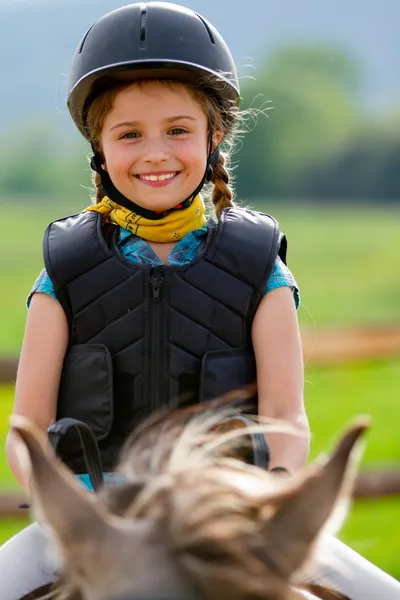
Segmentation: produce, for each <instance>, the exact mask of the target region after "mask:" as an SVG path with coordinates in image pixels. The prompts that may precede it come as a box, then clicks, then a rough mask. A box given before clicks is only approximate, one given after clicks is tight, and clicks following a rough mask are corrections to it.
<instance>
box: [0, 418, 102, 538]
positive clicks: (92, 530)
mask: <svg viewBox="0 0 400 600" xmlns="http://www.w3.org/2000/svg"><path fill="white" fill-rule="evenodd" d="M11 428H12V434H13V435H14V436H15V440H16V449H17V455H18V458H19V461H20V464H21V467H22V469H23V470H25V472H26V474H27V478H28V477H29V483H30V488H31V492H32V497H33V509H34V512H35V515H36V516H37V518H38V520H39V521H40V522H41V523H42V524H43V525H44V526H46V525H47V526H48V527H49V528H50V529H51V530H52V531H53V533H54V535H55V537H56V539H58V541H59V542H60V543H61V546H62V547H66V546H68V547H72V546H75V545H76V544H79V542H80V541H82V540H83V539H85V537H86V536H87V535H88V534H90V538H91V539H97V537H100V536H102V535H104V528H105V527H106V515H107V513H106V510H105V508H104V506H103V504H102V503H101V502H100V501H99V500H98V498H96V496H95V495H94V494H91V493H89V492H87V491H86V490H85V489H83V488H82V487H81V485H80V484H79V483H78V482H77V480H76V478H75V477H74V475H73V474H72V472H71V471H70V470H69V469H68V468H67V467H66V466H65V465H64V464H63V463H61V461H59V460H58V459H57V458H56V456H55V454H54V452H53V450H52V449H51V447H50V445H49V444H48V440H47V436H46V434H44V433H43V432H41V431H39V430H38V429H37V428H35V427H34V425H33V424H32V423H31V422H30V421H29V420H28V419H26V418H24V417H21V416H17V415H13V416H12V417H11Z"/></svg>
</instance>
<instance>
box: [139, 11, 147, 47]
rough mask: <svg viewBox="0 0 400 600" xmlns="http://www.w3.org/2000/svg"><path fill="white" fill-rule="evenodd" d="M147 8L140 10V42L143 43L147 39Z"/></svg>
mask: <svg viewBox="0 0 400 600" xmlns="http://www.w3.org/2000/svg"><path fill="white" fill-rule="evenodd" d="M146 25H147V8H142V9H141V11H140V42H141V45H143V43H144V42H145V41H146Z"/></svg>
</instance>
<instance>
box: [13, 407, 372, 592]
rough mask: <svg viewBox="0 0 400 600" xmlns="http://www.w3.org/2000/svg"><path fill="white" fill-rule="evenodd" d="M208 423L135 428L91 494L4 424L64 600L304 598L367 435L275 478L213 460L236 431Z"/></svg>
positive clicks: (38, 442) (47, 452) (160, 421)
mask: <svg viewBox="0 0 400 600" xmlns="http://www.w3.org/2000/svg"><path fill="white" fill-rule="evenodd" d="M218 419H220V417H219V416H218V415H217V416H216V413H213V414H212V413H210V412H208V413H207V411H206V412H205V413H204V412H203V413H202V414H200V413H199V414H197V415H194V416H193V415H192V416H191V417H190V418H187V416H186V417H184V418H182V411H180V412H179V411H178V412H177V413H172V414H170V415H168V414H167V415H163V417H162V418H155V419H153V420H151V421H150V422H148V423H146V424H145V425H144V426H142V427H141V428H139V429H138V430H137V431H135V432H134V433H133V435H132V437H131V439H130V440H129V441H128V443H127V444H126V446H125V449H124V451H123V452H122V455H121V462H120V464H119V466H118V467H117V469H116V473H117V474H118V476H119V483H118V484H116V485H114V486H110V487H106V488H104V489H103V490H102V491H101V492H100V493H99V494H98V495H95V494H93V493H90V492H88V491H86V490H85V489H83V488H82V487H81V486H80V484H79V483H78V482H77V480H76V478H75V477H74V475H73V474H72V473H71V472H70V471H69V470H68V468H67V467H66V466H65V465H64V464H62V463H61V462H60V461H59V460H58V459H57V458H56V456H55V455H54V453H53V452H52V450H51V449H50V448H49V445H48V443H47V438H46V436H45V435H44V434H42V433H41V432H39V431H38V430H36V429H35V428H34V427H33V425H32V424H31V423H30V422H29V421H28V420H26V419H25V418H22V417H19V416H14V417H12V423H11V425H12V427H13V430H14V432H15V433H16V435H17V437H18V440H19V442H18V447H19V448H18V451H19V458H20V462H21V465H23V467H24V468H25V469H26V470H27V472H29V474H30V482H31V491H32V497H33V505H34V512H35V515H36V516H37V518H38V520H39V522H41V523H42V524H43V526H44V527H47V528H48V529H49V530H50V533H51V536H52V538H53V539H54V541H55V543H56V545H57V546H58V548H59V550H60V552H61V556H62V561H63V566H64V567H63V580H64V581H65V582H66V583H67V586H66V591H65V595H63V596H62V597H63V598H65V599H72V598H74V599H75V598H77V599H78V598H79V599H82V600H109V599H110V598H117V597H120V598H130V599H134V598H168V599H179V598H182V599H183V598H184V599H185V600H191V599H193V600H199V599H202V600H216V599H217V598H223V597H227V598H228V597H229V598H230V600H250V599H251V600H257V599H259V600H287V599H289V598H290V599H291V598H300V597H303V596H299V595H296V594H297V592H295V591H294V589H293V583H294V581H295V580H296V577H297V576H298V574H299V572H300V570H301V569H302V568H304V565H305V564H306V562H307V561H308V560H309V559H310V557H311V556H312V551H313V549H314V547H315V545H316V543H317V541H318V538H319V536H320V534H321V532H322V531H324V530H325V529H326V528H327V526H328V525H329V524H332V523H334V522H337V518H338V514H339V517H342V516H343V505H345V504H346V502H347V500H348V499H349V497H350V492H351V485H352V482H353V480H354V468H353V467H354V459H355V458H357V455H358V454H359V452H358V451H357V448H359V446H360V444H359V441H360V439H361V437H362V433H363V431H364V430H365V429H366V425H365V423H364V422H362V421H359V422H358V423H356V424H354V425H353V426H352V427H350V428H349V429H348V430H347V432H346V433H345V434H344V435H343V436H342V438H341V439H340V441H339V443H338V444H337V447H336V450H335V451H334V452H333V453H332V454H331V455H330V456H329V457H327V458H324V459H323V460H320V461H318V462H316V463H314V464H312V465H310V466H309V467H307V468H306V469H305V470H304V471H303V472H302V473H299V474H296V475H293V476H290V477H281V476H277V475H272V474H270V473H268V472H266V471H264V470H262V469H260V468H256V467H254V466H251V465H247V464H245V463H243V462H242V461H240V460H237V459H235V458H234V457H233V456H228V457H227V456H226V454H224V453H221V451H220V449H221V447H225V448H226V445H227V443H228V441H229V440H230V439H231V438H235V436H236V434H237V435H240V431H239V430H237V431H236V433H235V432H234V434H233V435H232V432H231V431H228V432H222V433H221V431H219V432H218V433H217V434H215V431H216V430H217V429H218V427H217V425H218ZM220 420H221V419H220ZM255 427H257V426H256V425H255ZM213 432H214V434H213ZM242 433H243V430H242ZM227 440H228V441H227ZM117 481H118V479H117Z"/></svg>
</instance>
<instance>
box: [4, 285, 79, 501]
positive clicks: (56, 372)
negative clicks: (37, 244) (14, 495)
mask: <svg viewBox="0 0 400 600" xmlns="http://www.w3.org/2000/svg"><path fill="white" fill-rule="evenodd" d="M68 341H69V331H68V323H67V319H66V316H65V313H64V311H63V309H62V308H61V305H60V304H59V303H58V302H57V301H56V300H54V299H53V298H51V297H50V296H49V295H48V294H44V293H36V294H34V295H33V297H32V301H31V304H30V308H29V312H28V318H27V322H26V329H25V335H24V342H23V346H22V351H21V356H20V360H19V365H18V374H17V382H16V390H15V404H14V413H15V414H18V415H23V416H25V417H28V418H29V419H31V420H32V421H33V423H34V424H35V425H36V426H37V427H39V428H40V429H42V430H43V431H46V430H47V428H48V427H49V425H50V424H51V423H52V421H54V419H55V417H56V411H57V396H58V387H59V383H60V377H61V371H62V366H63V362H64V356H65V353H66V350H67V346H68ZM6 454H7V460H8V464H9V465H10V468H11V471H12V473H13V475H14V477H15V479H16V480H17V481H18V482H19V483H20V484H21V485H22V486H23V487H24V488H25V489H27V490H28V486H29V482H27V481H25V480H24V477H23V475H22V471H21V469H20V465H19V462H18V459H17V456H16V452H15V447H14V440H13V435H12V433H11V432H10V433H9V434H8V438H7V445H6Z"/></svg>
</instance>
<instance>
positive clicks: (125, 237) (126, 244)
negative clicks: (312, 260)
mask: <svg viewBox="0 0 400 600" xmlns="http://www.w3.org/2000/svg"><path fill="white" fill-rule="evenodd" d="M210 225H214V223H213V221H212V220H210V221H208V222H207V223H206V224H205V225H204V226H203V227H201V228H200V229H195V230H193V231H190V232H189V233H188V234H187V235H185V237H184V238H182V239H181V240H180V241H179V242H178V243H177V244H176V245H175V246H174V247H173V249H172V251H171V254H170V255H169V257H168V263H167V264H168V265H169V266H175V267H176V266H183V265H188V264H190V263H191V262H193V261H194V260H195V259H196V257H197V256H198V255H199V253H201V252H202V251H203V250H204V247H205V244H206V241H207V235H208V229H209V227H210ZM117 245H118V248H119V250H120V251H121V253H122V254H123V256H125V257H126V258H127V259H128V260H131V261H132V262H133V263H136V264H141V265H143V264H144V265H151V266H154V267H155V266H160V265H162V262H161V260H160V259H159V258H158V256H157V255H156V254H155V252H154V250H153V249H152V248H151V246H150V245H149V244H148V243H147V242H146V241H145V240H143V239H142V238H139V237H137V236H136V235H133V234H132V233H130V232H129V231H127V230H126V229H123V228H122V227H120V228H119V232H118V242H117ZM283 286H288V287H291V288H292V290H293V297H294V301H295V304H296V308H298V307H299V305H300V295H299V290H298V287H297V283H296V281H295V279H294V277H293V275H292V273H291V271H290V269H288V267H287V266H286V265H285V264H284V262H282V260H281V259H280V258H279V257H278V258H277V259H276V261H275V264H274V266H273V269H272V272H271V275H270V276H269V279H268V282H267V286H266V289H265V293H268V292H270V291H271V290H275V289H276V288H279V287H283ZM35 292H44V293H45V294H48V295H49V296H51V297H52V298H54V299H56V296H55V293H54V288H53V284H52V282H51V279H50V277H49V276H48V274H47V271H46V270H45V269H43V270H42V271H41V273H40V275H39V276H38V278H37V279H36V281H35V284H34V286H33V288H32V290H31V292H30V294H29V296H28V301H27V304H28V306H29V303H30V300H31V298H32V295H33V294H34V293H35ZM104 476H105V481H106V485H107V479H108V478H109V476H110V474H109V473H105V474H104ZM77 478H78V479H79V480H80V482H81V483H82V485H83V486H84V487H85V488H86V489H88V490H90V491H92V490H93V487H92V484H91V481H90V478H89V476H88V475H87V474H82V475H77ZM110 481H112V480H110ZM110 481H109V484H110Z"/></svg>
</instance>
